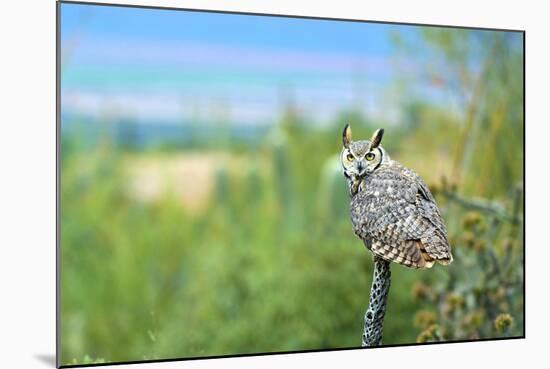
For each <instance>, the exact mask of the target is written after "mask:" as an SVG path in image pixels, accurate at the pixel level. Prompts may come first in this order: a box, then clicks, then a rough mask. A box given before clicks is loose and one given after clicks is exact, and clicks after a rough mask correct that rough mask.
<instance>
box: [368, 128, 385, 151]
mask: <svg viewBox="0 0 550 369" xmlns="http://www.w3.org/2000/svg"><path fill="white" fill-rule="evenodd" d="M382 136H384V128H379V129H377V130H376V131H375V132H374V133H373V134H372V137H371V139H370V145H371V146H370V147H371V149H375V148H377V147H378V145H380V142H382Z"/></svg>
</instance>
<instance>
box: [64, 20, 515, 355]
mask: <svg viewBox="0 0 550 369" xmlns="http://www.w3.org/2000/svg"><path fill="white" fill-rule="evenodd" d="M484 37H485V36H484ZM503 37H505V36H502V37H501V35H500V34H497V33H491V34H490V35H489V36H487V37H485V38H483V39H480V40H478V41H477V42H478V43H479V45H481V46H485V47H484V48H483V50H482V51H480V52H482V55H484V60H485V65H486V66H485V67H483V68H482V70H481V71H478V70H468V64H467V63H465V62H462V61H461V60H462V59H461V55H463V52H466V51H471V48H473V47H474V46H472V45H470V44H465V42H464V39H461V38H459V37H458V36H456V34H454V33H453V32H451V31H449V30H435V29H431V30H430V31H427V32H426V35H425V39H424V40H423V42H427V43H429V44H430V45H432V47H433V49H434V50H435V51H436V52H437V53H438V54H439V55H443V57H444V58H447V59H446V60H447V62H448V63H451V64H452V63H455V64H456V66H457V68H456V74H454V75H449V76H445V79H446V80H449V81H451V80H453V79H456V80H459V81H462V82H460V86H462V87H463V88H464V89H465V90H466V91H470V93H468V94H466V95H465V96H467V98H466V101H467V104H466V105H465V106H466V107H467V112H466V114H465V116H464V117H460V116H456V115H454V114H451V113H449V112H447V111H446V110H444V109H442V108H441V107H437V106H434V105H429V104H427V103H424V102H422V101H421V100H420V99H416V98H411V99H409V100H407V101H404V102H402V110H403V111H404V113H405V116H406V117H407V123H406V124H403V125H401V126H389V125H385V122H373V121H370V120H369V119H368V118H366V117H362V116H361V114H359V113H356V112H347V113H343V114H342V117H340V119H336V120H335V121H334V122H333V123H332V125H330V126H329V127H325V128H319V127H317V126H316V125H315V124H314V122H310V121H308V120H307V117H303V116H300V115H299V114H297V113H296V112H294V111H293V110H292V109H289V110H288V111H287V113H286V115H284V117H283V118H282V120H281V121H280V122H278V123H277V124H276V125H274V127H273V129H272V130H271V131H270V132H269V134H267V135H265V136H262V137H261V138H258V140H259V141H258V142H256V143H255V144H254V145H243V144H235V145H234V144H232V143H231V142H230V140H223V141H222V142H216V144H215V145H214V144H210V145H209V144H204V145H198V144H190V147H189V149H185V148H184V149H169V150H167V149H162V148H157V149H151V150H145V151H139V150H130V149H128V148H124V147H118V146H116V145H114V144H113V142H112V141H111V140H110V139H109V137H108V136H106V137H104V138H102V139H101V140H100V142H99V143H98V145H97V146H95V147H93V148H91V149H90V148H89V147H85V146H86V145H83V144H82V141H81V140H79V138H78V137H77V136H74V135H73V136H64V137H63V142H62V168H61V214H60V215H61V321H62V329H61V338H62V363H89V362H96V361H107V362H109V361H128V360H143V359H160V358H183V357H195V356H212V355H229V354H240V353H258V352H276V351H291V350H308V349H329V348H342V347H359V346H360V344H361V333H362V324H363V322H362V320H363V314H364V312H365V309H366V308H367V304H368V297H369V288H370V280H371V278H372V277H371V276H372V257H371V254H370V253H369V252H368V251H367V250H366V249H365V247H364V246H363V244H362V242H361V241H360V240H359V239H358V238H356V237H355V236H354V235H353V232H352V229H351V222H350V219H349V214H348V212H349V209H348V206H349V198H348V195H347V189H346V184H345V182H344V179H343V177H342V175H341V173H340V169H339V163H338V155H339V152H340V150H341V146H340V137H341V136H340V134H341V129H342V126H343V124H344V123H345V122H347V121H348V120H349V119H352V120H353V121H351V123H352V125H353V130H354V137H355V138H356V139H360V138H368V137H370V134H371V133H372V131H373V130H374V129H375V128H378V127H380V126H382V127H385V128H386V136H385V138H384V142H383V145H384V147H385V148H386V150H387V151H388V152H389V153H390V155H391V156H392V158H393V159H396V160H398V161H400V162H402V163H403V164H404V165H406V166H409V167H411V168H413V169H415V170H416V171H417V172H418V173H419V174H421V175H422V176H423V177H424V178H425V179H426V181H427V182H428V184H429V185H430V187H431V189H432V191H433V192H434V195H435V196H436V199H437V201H438V204H439V206H440V208H441V210H442V213H443V216H444V218H445V219H446V221H447V225H448V230H449V237H450V240H451V244H452V247H453V254H454V259H455V261H454V262H453V264H451V265H450V266H449V267H441V266H436V267H434V268H433V269H430V270H413V269H407V268H405V267H401V266H398V265H393V266H392V274H393V275H392V287H391V290H390V296H389V301H388V311H387V314H386V321H385V326H384V344H400V343H413V342H417V341H418V342H427V341H440V340H459V339H477V338H490V337H504V336H520V335H522V334H523V319H524V317H523V303H524V300H523V247H524V245H523V218H522V214H523V188H522V183H523V121H522V119H523V118H522V116H523V95H522V83H523V81H522V68H523V65H522V54H521V52H512V51H510V50H509V49H508V48H505V47H504V46H503V45H506V40H505V38H503ZM481 46H480V47H481ZM463 49H464V50H466V51H464V50H463ZM472 52H473V51H472ZM453 86H454V85H450V87H448V88H454V87H453ZM476 86H479V87H476ZM403 93H404V94H406V91H404V92H403ZM409 96H412V94H411V95H409ZM174 158H178V159H177V160H180V161H181V162H178V161H177V160H176V161H175V163H180V164H174V168H175V169H174V168H172V169H170V168H169V165H168V164H166V163H170V162H172V161H173V160H175V159H174ZM163 165H164V166H163ZM203 166H204V167H205V168H207V170H206V172H207V174H208V175H205V176H204V177H201V173H203V171H204V170H205V169H204V168H203ZM136 168H137V169H136ZM143 168H145V169H143ZM178 168H179V169H178ZM182 168H183V169H182ZM189 168H190V169H189ZM142 169H143V171H142ZM136 170H137V174H136ZM170 170H173V171H174V172H175V173H176V174H173V173H172V172H170ZM178 170H180V171H183V174H181V178H180V177H177V175H178V174H177V173H179V172H178ZM159 173H160V174H159ZM170 173H172V174H170ZM174 176H176V177H177V178H180V179H179V180H173V178H174ZM157 177H159V178H160V177H162V178H165V179H166V178H172V182H173V183H172V186H171V187H170V186H169V187H167V188H168V189H166V190H163V191H157V192H155V191H154V188H155V183H156V182H154V181H153V182H152V184H151V183H149V182H148V181H149V180H151V178H153V179H158V178H157ZM201 178H205V180H204V181H203V180H202V179H201ZM136 183H137V184H136ZM182 183H185V186H189V184H191V187H190V188H189V189H188V192H189V193H190V194H191V195H190V196H187V195H185V196H182V194H181V192H180V191H179V187H178V186H179V185H180V184H182ZM133 186H134V187H135V186H137V188H138V189H137V190H136V189H135V188H134V187H133ZM140 186H141V187H140ZM142 187H143V188H142ZM140 188H141V189H140ZM151 188H153V190H151ZM151 193H153V195H150V194H151ZM197 199H198V200H197Z"/></svg>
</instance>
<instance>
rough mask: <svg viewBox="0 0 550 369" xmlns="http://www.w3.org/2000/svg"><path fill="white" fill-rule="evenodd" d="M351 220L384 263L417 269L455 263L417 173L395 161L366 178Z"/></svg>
mask: <svg viewBox="0 0 550 369" xmlns="http://www.w3.org/2000/svg"><path fill="white" fill-rule="evenodd" d="M351 219H352V223H353V229H354V232H355V234H356V235H357V236H359V237H360V238H361V239H362V240H363V241H364V242H365V244H366V245H367V247H368V248H369V249H370V250H371V251H372V252H373V253H374V254H375V255H376V256H379V257H381V258H383V259H386V260H388V261H395V262H398V263H400V264H403V265H406V266H409V267H416V268H424V267H430V266H432V265H433V263H434V261H439V262H441V263H443V264H446V263H450V262H451V261H452V256H451V252H450V246H449V243H448V240H447V230H446V228H445V225H444V222H443V219H442V217H441V214H440V212H439V209H438V208H437V205H436V203H435V199H434V198H433V196H432V194H431V193H430V191H429V189H428V187H427V185H426V184H425V182H424V181H423V180H422V178H421V177H420V176H419V175H418V174H416V173H415V172H414V171H412V170H411V169H408V168H406V167H404V166H402V165H400V164H399V163H397V162H395V161H392V162H391V163H389V164H386V165H382V166H381V167H380V168H378V169H377V170H376V171H374V172H373V173H371V174H370V175H368V176H366V177H365V178H364V179H363V180H362V182H361V184H360V185H359V190H358V192H357V194H356V195H355V196H354V197H353V198H352V201H351Z"/></svg>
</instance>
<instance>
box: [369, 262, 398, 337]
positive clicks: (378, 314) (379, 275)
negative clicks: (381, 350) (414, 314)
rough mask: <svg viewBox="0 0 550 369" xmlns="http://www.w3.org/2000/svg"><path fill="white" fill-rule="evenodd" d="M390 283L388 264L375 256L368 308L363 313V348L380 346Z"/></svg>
mask: <svg viewBox="0 0 550 369" xmlns="http://www.w3.org/2000/svg"><path fill="white" fill-rule="evenodd" d="M390 283H391V272H390V263H389V262H388V261H385V260H383V259H380V258H378V257H376V256H375V257H374V274H373V278H372V286H371V289H370V299H369V308H368V309H367V312H366V313H365V327H364V329H363V343H362V346H363V347H370V346H380V345H381V344H382V328H383V325H384V315H385V314H386V302H387V300H388V292H389V291H390Z"/></svg>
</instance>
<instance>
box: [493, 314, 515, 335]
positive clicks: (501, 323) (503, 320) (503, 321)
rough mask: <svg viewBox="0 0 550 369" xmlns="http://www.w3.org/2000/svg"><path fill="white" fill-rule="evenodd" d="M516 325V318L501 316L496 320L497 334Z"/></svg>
mask: <svg viewBox="0 0 550 369" xmlns="http://www.w3.org/2000/svg"><path fill="white" fill-rule="evenodd" d="M513 323H514V318H512V316H511V315H510V314H507V313H504V314H500V315H499V316H497V317H496V319H495V328H496V330H497V332H499V333H503V332H505V331H506V330H507V329H508V328H509V327H510V326H511V325H512V324H513Z"/></svg>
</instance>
